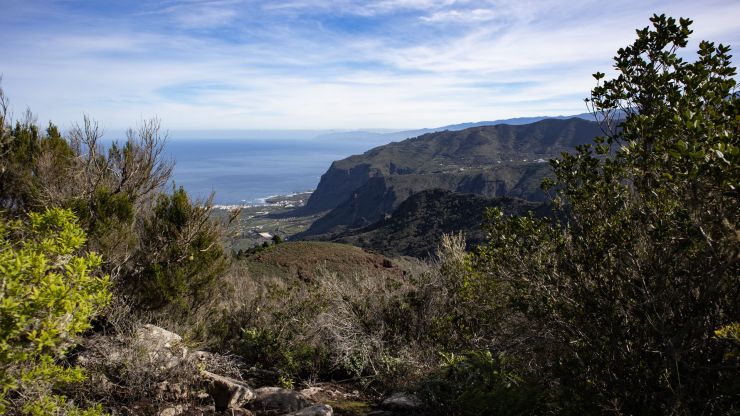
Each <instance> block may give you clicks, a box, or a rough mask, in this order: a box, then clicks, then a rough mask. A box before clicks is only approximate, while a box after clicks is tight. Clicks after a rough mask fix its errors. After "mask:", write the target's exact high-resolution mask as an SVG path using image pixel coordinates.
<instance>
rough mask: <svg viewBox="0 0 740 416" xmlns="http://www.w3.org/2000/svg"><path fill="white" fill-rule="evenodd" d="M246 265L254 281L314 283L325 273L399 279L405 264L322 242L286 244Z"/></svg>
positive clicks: (354, 248) (360, 250)
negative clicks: (381, 276) (382, 276)
mask: <svg viewBox="0 0 740 416" xmlns="http://www.w3.org/2000/svg"><path fill="white" fill-rule="evenodd" d="M244 265H245V266H246V268H247V270H248V271H249V273H250V275H251V276H253V277H257V278H259V277H263V278H271V279H280V280H283V281H292V280H295V279H298V280H303V281H312V280H314V279H316V278H318V277H320V276H321V275H322V273H335V274H337V275H340V276H343V275H352V274H354V273H368V274H369V275H385V276H388V277H393V276H396V277H400V276H403V275H405V274H406V268H405V263H403V262H399V261H398V260H393V261H391V260H390V259H388V258H387V257H385V256H382V255H379V254H374V253H369V252H367V251H365V250H363V249H362V248H359V247H354V246H351V245H348V244H338V243H330V242H319V241H297V242H285V243H282V244H277V245H273V246H270V247H269V248H268V249H266V250H265V251H262V252H260V253H258V254H255V255H252V256H249V257H247V258H246V259H245V260H244Z"/></svg>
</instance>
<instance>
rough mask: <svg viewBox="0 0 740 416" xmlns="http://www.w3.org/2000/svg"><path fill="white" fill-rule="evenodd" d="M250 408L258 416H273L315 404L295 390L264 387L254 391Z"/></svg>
mask: <svg viewBox="0 0 740 416" xmlns="http://www.w3.org/2000/svg"><path fill="white" fill-rule="evenodd" d="M254 394H255V397H254V399H253V400H252V401H251V402H249V404H248V406H249V408H250V409H251V410H252V411H254V412H255V413H257V414H258V415H261V416H262V415H264V416H272V415H284V414H286V413H291V412H297V411H299V410H303V409H305V408H307V407H309V406H311V405H313V404H314V403H313V402H311V401H310V400H309V399H308V398H307V397H306V396H304V395H302V394H300V393H298V392H297V391H294V390H288V389H283V388H280V387H262V388H259V389H257V390H255V391H254Z"/></svg>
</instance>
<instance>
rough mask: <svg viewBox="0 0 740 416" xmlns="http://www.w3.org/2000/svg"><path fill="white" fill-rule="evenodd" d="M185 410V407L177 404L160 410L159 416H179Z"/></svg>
mask: <svg viewBox="0 0 740 416" xmlns="http://www.w3.org/2000/svg"><path fill="white" fill-rule="evenodd" d="M184 411H185V409H184V408H183V407H182V406H181V405H179V404H178V405H177V406H173V407H168V408H165V409H163V410H162V411H161V412H159V416H177V415H180V414H182V412H184Z"/></svg>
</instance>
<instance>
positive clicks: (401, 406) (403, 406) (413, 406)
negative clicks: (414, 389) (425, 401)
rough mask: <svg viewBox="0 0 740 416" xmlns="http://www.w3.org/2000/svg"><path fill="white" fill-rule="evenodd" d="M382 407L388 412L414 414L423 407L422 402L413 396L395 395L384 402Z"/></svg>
mask: <svg viewBox="0 0 740 416" xmlns="http://www.w3.org/2000/svg"><path fill="white" fill-rule="evenodd" d="M380 407H381V408H383V409H386V410H393V411H401V412H413V411H415V410H418V409H419V408H420V407H421V400H419V399H418V398H417V397H416V396H414V395H413V394H405V393H395V394H393V395H392V396H391V397H389V398H387V399H385V400H383V402H382V403H381V404H380Z"/></svg>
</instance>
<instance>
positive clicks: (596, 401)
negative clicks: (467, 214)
mask: <svg viewBox="0 0 740 416" xmlns="http://www.w3.org/2000/svg"><path fill="white" fill-rule="evenodd" d="M651 21H652V24H653V28H652V29H650V28H645V29H643V30H639V31H638V38H637V40H636V41H635V43H634V44H633V45H631V46H629V47H627V48H623V49H620V50H619V52H618V55H617V57H616V58H615V68H616V70H617V71H618V74H617V76H616V78H614V79H612V80H608V81H604V82H603V83H602V81H601V80H602V79H603V77H604V74H601V73H597V74H595V77H596V79H597V80H598V82H599V84H598V85H597V87H596V88H594V90H593V92H592V97H591V99H590V103H592V105H593V106H594V110H595V111H596V112H598V113H601V114H602V115H603V116H604V117H605V131H606V133H607V136H606V137H604V138H601V139H598V140H596V143H595V144H594V145H592V146H581V147H579V148H578V149H577V151H576V152H575V153H574V154H563V156H562V157H561V158H560V159H558V160H553V161H552V162H551V164H552V166H553V169H554V172H555V177H556V180H555V182H551V183H546V184H544V185H545V187H546V188H548V189H550V190H551V191H554V193H555V196H556V198H555V201H556V203H557V204H559V208H560V210H561V213H562V216H563V217H564V218H565V220H562V221H560V222H558V224H557V225H556V226H553V225H552V224H551V223H549V222H547V221H543V220H537V219H535V218H532V217H525V218H516V219H506V218H504V217H503V216H502V215H501V213H500V212H493V213H492V214H491V215H490V217H489V221H488V231H489V233H490V236H491V238H490V241H489V243H488V244H487V246H486V247H485V248H483V249H482V250H481V252H480V254H479V256H478V258H477V267H478V269H479V270H481V271H482V272H484V273H485V274H486V276H487V278H488V279H491V280H492V281H494V282H496V283H497V284H499V286H500V287H501V288H502V290H503V291H504V293H506V294H507V297H508V300H509V302H508V303H509V305H510V306H511V314H512V316H513V317H517V316H518V317H521V319H522V321H521V322H520V325H519V326H518V328H520V332H521V333H522V336H521V338H520V339H522V340H526V341H525V342H523V343H519V344H518V345H515V346H511V343H510V344H509V346H504V348H505V349H508V350H509V355H519V357H520V358H519V359H520V360H521V361H522V362H527V363H535V364H534V365H531V364H530V367H529V368H525V369H526V370H527V371H529V372H531V373H533V374H535V375H536V376H537V377H539V378H540V379H541V380H543V382H545V383H546V384H547V385H548V386H549V387H550V388H551V389H552V391H553V392H555V394H556V395H557V396H558V400H559V401H560V405H561V411H563V412H566V411H568V412H591V413H596V412H600V411H605V410H608V411H611V412H615V413H620V414H699V413H703V414H727V413H732V412H733V411H737V410H738V408H737V405H736V403H737V402H738V401H737V399H738V395H737V394H738V393H737V390H734V391H733V390H732V387H733V386H736V382H734V381H733V380H736V376H737V373H736V370H737V369H736V367H734V364H732V363H731V362H728V361H726V360H725V359H724V357H725V356H726V353H727V352H728V348H730V347H729V346H728V344H729V343H723V342H717V341H716V340H715V339H713V334H714V331H715V330H716V329H717V328H720V327H723V326H724V325H727V324H730V323H731V322H734V321H735V322H736V321H737V320H738V316H740V315H739V314H740V309H739V308H740V285H738V281H737V278H738V276H739V275H740V263H738V262H737V258H738V256H739V255H740V252H739V251H738V250H739V248H740V241H739V237H738V232H737V229H738V228H737V227H738V220H740V218H739V216H740V206H739V205H740V204H738V202H739V199H738V194H737V187H738V186H739V185H740V99H738V97H737V95H736V94H734V88H735V80H734V79H733V78H732V77H733V76H734V75H735V69H734V68H733V67H731V65H730V56H729V54H728V52H729V47H726V46H723V45H718V46H715V45H714V44H712V43H709V42H702V43H701V44H700V46H699V51H698V59H697V61H695V62H691V63H689V62H685V61H683V60H682V59H681V58H679V57H678V54H677V51H678V50H679V49H680V48H682V47H685V46H686V45H687V42H688V36H689V34H690V33H691V30H690V29H689V26H690V24H691V21H689V20H688V19H681V20H680V21H678V22H676V21H675V20H674V19H672V18H666V17H665V16H654V17H653V18H652V19H651ZM622 115H625V116H626V118H624V119H623V118H621V116H622ZM515 344H516V343H515Z"/></svg>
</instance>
